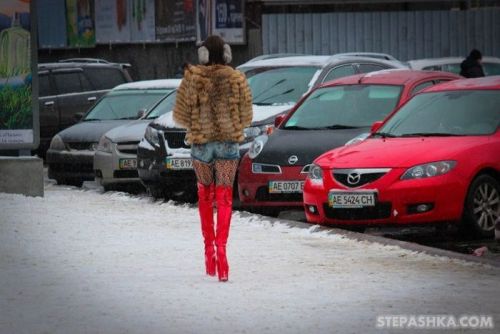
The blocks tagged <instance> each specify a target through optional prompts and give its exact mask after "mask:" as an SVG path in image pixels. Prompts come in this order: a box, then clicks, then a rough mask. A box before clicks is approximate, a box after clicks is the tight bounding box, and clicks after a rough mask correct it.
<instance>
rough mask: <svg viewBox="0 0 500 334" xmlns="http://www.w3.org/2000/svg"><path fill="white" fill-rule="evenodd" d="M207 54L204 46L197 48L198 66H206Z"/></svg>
mask: <svg viewBox="0 0 500 334" xmlns="http://www.w3.org/2000/svg"><path fill="white" fill-rule="evenodd" d="M208 57H209V52H208V49H207V48H206V47H205V46H200V47H199V48H198V61H199V62H200V64H202V65H205V64H208Z"/></svg>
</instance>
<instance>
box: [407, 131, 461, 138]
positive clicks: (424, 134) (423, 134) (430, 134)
mask: <svg viewBox="0 0 500 334" xmlns="http://www.w3.org/2000/svg"><path fill="white" fill-rule="evenodd" d="M458 136H464V135H460V134H455V133H444V132H416V133H405V134H402V135H400V137H458Z"/></svg>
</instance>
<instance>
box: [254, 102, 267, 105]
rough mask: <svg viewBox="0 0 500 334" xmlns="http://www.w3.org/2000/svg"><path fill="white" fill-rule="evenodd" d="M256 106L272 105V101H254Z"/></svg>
mask: <svg viewBox="0 0 500 334" xmlns="http://www.w3.org/2000/svg"><path fill="white" fill-rule="evenodd" d="M253 104H255V105H256V106H270V105H272V103H269V102H253Z"/></svg>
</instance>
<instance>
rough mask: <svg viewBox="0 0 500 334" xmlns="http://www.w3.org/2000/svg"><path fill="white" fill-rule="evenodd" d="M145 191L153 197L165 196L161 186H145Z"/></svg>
mask: <svg viewBox="0 0 500 334" xmlns="http://www.w3.org/2000/svg"><path fill="white" fill-rule="evenodd" d="M146 191H147V193H148V194H149V195H150V196H151V197H153V198H154V199H160V198H165V191H164V190H163V188H162V187H158V186H151V185H149V186H147V187H146Z"/></svg>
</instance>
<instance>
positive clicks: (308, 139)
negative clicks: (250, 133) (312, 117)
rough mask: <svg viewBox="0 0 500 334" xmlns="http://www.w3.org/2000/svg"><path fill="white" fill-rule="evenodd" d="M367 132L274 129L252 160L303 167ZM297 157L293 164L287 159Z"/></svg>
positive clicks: (361, 130)
mask: <svg viewBox="0 0 500 334" xmlns="http://www.w3.org/2000/svg"><path fill="white" fill-rule="evenodd" d="M366 131H368V128H365V127H363V128H356V129H341V130H282V129H276V130H275V131H274V133H273V134H271V135H270V136H269V137H268V140H267V143H266V144H265V145H264V149H263V150H262V152H261V153H260V154H259V155H258V156H257V157H256V158H255V159H254V160H253V161H254V162H259V163H268V164H278V165H281V166H293V165H296V166H304V165H307V164H310V163H311V162H313V160H314V159H315V158H316V157H318V156H319V155H321V154H322V153H324V152H326V151H328V150H331V149H333V148H336V147H339V146H343V145H344V144H345V143H346V142H347V141H349V140H350V139H352V138H354V137H356V136H357V135H359V134H361V133H364V132H366ZM292 155H295V156H297V158H298V160H297V162H296V163H295V164H293V165H292V164H290V163H289V162H288V158H290V156H292Z"/></svg>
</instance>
